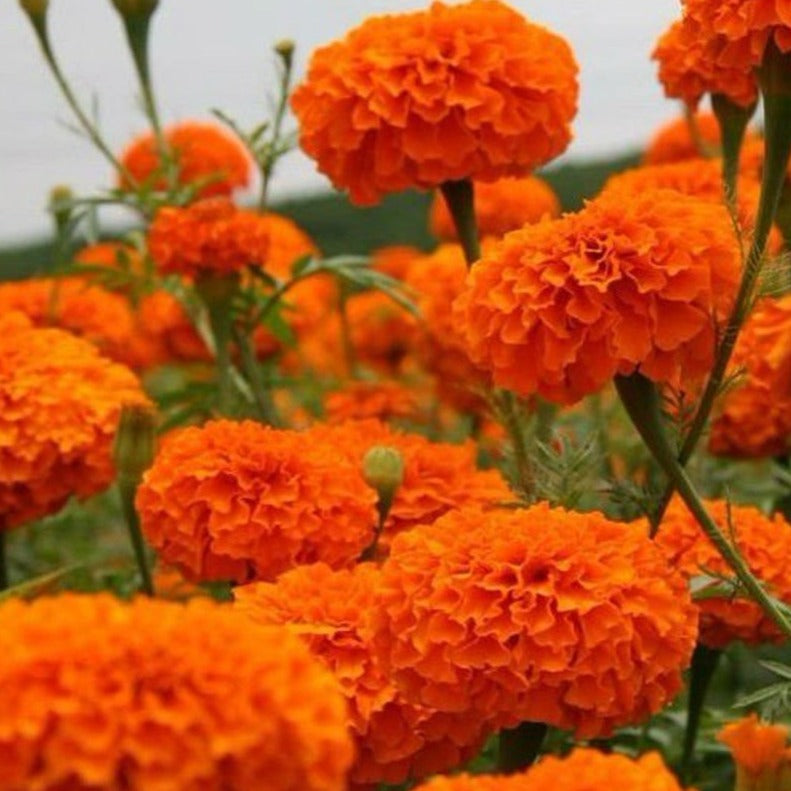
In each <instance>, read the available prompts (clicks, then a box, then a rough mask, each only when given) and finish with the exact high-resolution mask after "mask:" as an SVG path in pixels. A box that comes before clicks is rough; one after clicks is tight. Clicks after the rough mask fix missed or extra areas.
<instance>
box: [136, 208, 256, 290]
mask: <svg viewBox="0 0 791 791" xmlns="http://www.w3.org/2000/svg"><path fill="white" fill-rule="evenodd" d="M269 244H270V231H269V225H268V222H267V221H266V220H264V219H263V218H262V217H261V215H259V214H256V213H255V212H253V211H247V210H244V209H238V208H237V207H236V206H234V205H233V203H231V202H230V201H229V200H228V199H227V198H207V199H205V200H202V201H198V202H197V203H193V204H192V205H191V206H188V207H186V208H181V207H178V206H165V207H164V208H162V209H160V210H159V211H158V212H157V214H156V216H155V217H154V221H153V222H152V223H151V227H150V228H149V231H148V249H149V251H150V253H151V256H152V258H153V259H154V261H155V263H156V265H157V267H158V269H159V270H160V272H162V273H163V274H178V275H187V276H188V277H194V276H196V275H199V274H202V273H208V272H211V273H215V274H220V275H227V274H233V273H236V272H241V271H242V270H244V269H245V268H246V267H248V266H250V265H256V266H261V267H263V266H265V265H266V262H267V257H268V254H269Z"/></svg>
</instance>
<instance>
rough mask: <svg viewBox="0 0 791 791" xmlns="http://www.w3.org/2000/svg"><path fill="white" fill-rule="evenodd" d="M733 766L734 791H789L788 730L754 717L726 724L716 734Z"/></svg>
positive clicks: (790, 757) (790, 772)
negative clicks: (734, 769) (729, 753)
mask: <svg viewBox="0 0 791 791" xmlns="http://www.w3.org/2000/svg"><path fill="white" fill-rule="evenodd" d="M717 738H718V739H719V741H721V742H723V743H724V744H726V745H728V747H729V748H730V751H731V755H732V756H733V760H734V762H735V763H736V791H791V747H787V746H786V742H787V740H788V728H787V727H786V726H785V725H770V724H769V723H766V722H761V721H759V719H758V716H757V715H756V714H750V715H749V716H748V717H742V719H740V720H737V721H736V722H730V723H728V724H727V725H726V726H725V727H724V728H723V729H722V730H721V731H720V732H719V733H718V734H717Z"/></svg>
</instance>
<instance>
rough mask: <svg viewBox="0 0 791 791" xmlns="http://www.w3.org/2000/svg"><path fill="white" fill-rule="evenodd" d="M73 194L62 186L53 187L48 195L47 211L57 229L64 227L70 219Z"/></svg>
mask: <svg viewBox="0 0 791 791" xmlns="http://www.w3.org/2000/svg"><path fill="white" fill-rule="evenodd" d="M73 198H74V193H73V192H72V191H71V189H70V188H69V187H67V186H65V185H64V184H59V185H58V186H57V187H53V188H52V189H51V190H50V193H49V211H50V214H52V216H53V217H54V218H55V224H56V225H57V226H58V228H62V227H63V226H65V225H66V223H67V222H68V221H69V218H70V217H71V201H72V199H73Z"/></svg>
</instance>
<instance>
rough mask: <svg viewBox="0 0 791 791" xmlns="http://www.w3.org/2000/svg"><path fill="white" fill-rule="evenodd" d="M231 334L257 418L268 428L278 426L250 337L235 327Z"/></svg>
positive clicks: (275, 413)
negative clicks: (239, 355)
mask: <svg viewBox="0 0 791 791" xmlns="http://www.w3.org/2000/svg"><path fill="white" fill-rule="evenodd" d="M232 333H233V338H234V341H235V342H236V346H237V348H238V349H239V353H240V354H241V358H242V369H243V370H244V374H245V376H246V378H247V381H248V382H249V384H250V390H251V392H252V394H253V398H254V400H255V405H256V408H257V410H258V416H259V417H260V418H261V420H263V421H264V422H265V423H268V424H269V425H270V426H275V427H277V426H280V417H279V415H278V414H277V409H276V407H275V403H274V400H273V399H272V393H271V390H270V387H269V385H268V383H267V382H266V380H265V379H264V377H263V375H262V373H261V366H260V365H259V364H258V360H257V359H256V356H255V350H254V348H253V344H252V343H251V341H250V336H249V335H248V334H246V333H245V332H243V331H242V330H241V329H239V328H237V327H234V328H232Z"/></svg>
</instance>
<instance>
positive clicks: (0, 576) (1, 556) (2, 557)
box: [0, 527, 8, 591]
mask: <svg viewBox="0 0 791 791" xmlns="http://www.w3.org/2000/svg"><path fill="white" fill-rule="evenodd" d="M6 533H7V530H6V529H5V528H4V527H0V591H4V590H5V589H6V588H7V587H8V540H7V535H6Z"/></svg>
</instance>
